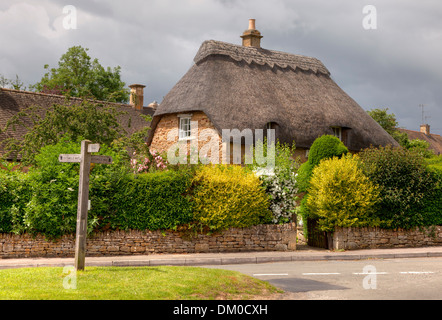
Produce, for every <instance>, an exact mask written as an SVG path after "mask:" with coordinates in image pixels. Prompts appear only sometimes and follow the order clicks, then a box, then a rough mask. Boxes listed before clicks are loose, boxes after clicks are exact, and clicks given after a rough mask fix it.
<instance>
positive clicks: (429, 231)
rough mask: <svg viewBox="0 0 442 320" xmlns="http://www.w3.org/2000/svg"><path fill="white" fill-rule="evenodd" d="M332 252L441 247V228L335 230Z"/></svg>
mask: <svg viewBox="0 0 442 320" xmlns="http://www.w3.org/2000/svg"><path fill="white" fill-rule="evenodd" d="M332 238H333V244H332V248H333V249H334V250H357V249H375V248H406V247H428V246H442V226H434V227H427V228H414V229H411V230H403V229H396V230H386V229H380V228H337V229H336V230H335V232H334V233H333V236H332Z"/></svg>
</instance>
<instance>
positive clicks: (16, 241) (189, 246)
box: [0, 223, 297, 258]
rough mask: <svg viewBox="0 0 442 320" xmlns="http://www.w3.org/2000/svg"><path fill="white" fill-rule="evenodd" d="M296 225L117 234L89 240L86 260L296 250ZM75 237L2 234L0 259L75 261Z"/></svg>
mask: <svg viewBox="0 0 442 320" xmlns="http://www.w3.org/2000/svg"><path fill="white" fill-rule="evenodd" d="M296 230H297V229H296V224H295V223H291V224H284V225H260V226H254V227H251V228H246V229H230V230H227V231H224V232H221V233H215V234H211V235H202V234H198V235H191V234H186V233H184V234H183V233H179V232H170V231H167V232H162V231H117V232H106V233H98V234H93V235H91V236H89V237H88V239H87V253H86V255H87V256H91V257H92V256H94V257H98V256H118V255H148V254H161V253H163V254H167V253H183V254H184V253H209V252H210V253H221V252H247V251H293V250H296V234H297V231H296ZM74 255H75V236H64V237H62V238H60V239H58V240H56V241H49V240H47V239H46V238H45V237H43V236H36V237H33V236H31V235H11V234H0V258H31V257H74Z"/></svg>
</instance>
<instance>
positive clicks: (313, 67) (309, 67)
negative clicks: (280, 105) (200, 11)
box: [194, 40, 330, 75]
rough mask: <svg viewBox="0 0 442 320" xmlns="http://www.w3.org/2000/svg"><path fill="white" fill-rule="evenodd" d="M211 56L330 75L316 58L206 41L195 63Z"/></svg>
mask: <svg viewBox="0 0 442 320" xmlns="http://www.w3.org/2000/svg"><path fill="white" fill-rule="evenodd" d="M210 55H224V56H228V57H230V58H231V59H233V60H235V61H238V62H240V61H245V62H246V63H247V64H252V63H256V64H258V65H261V66H263V65H268V66H269V67H270V68H273V67H275V66H278V67H280V68H282V69H286V68H289V67H290V68H292V69H293V70H296V69H297V68H299V69H301V70H304V71H312V72H314V73H322V74H325V75H330V72H329V71H328V69H327V68H326V67H325V66H324V65H323V64H322V62H321V61H319V60H318V59H316V58H312V57H307V56H302V55H296V54H290V53H286V52H281V51H275V50H267V49H263V48H256V47H244V46H239V45H235V44H231V43H226V42H222V41H215V40H207V41H204V42H203V44H202V45H201V47H200V49H199V51H198V53H197V54H196V56H195V59H194V61H195V63H196V64H198V63H200V62H201V61H203V60H204V59H205V58H207V57H208V56H210Z"/></svg>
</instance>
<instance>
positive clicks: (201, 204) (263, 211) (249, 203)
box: [193, 165, 271, 230]
mask: <svg viewBox="0 0 442 320" xmlns="http://www.w3.org/2000/svg"><path fill="white" fill-rule="evenodd" d="M193 181H194V192H193V205H194V207H193V208H194V219H195V221H196V223H197V224H198V225H199V226H201V227H208V228H209V229H210V230H223V229H228V228H231V227H236V228H246V227H249V226H253V225H258V224H261V223H267V222H269V221H270V220H271V214H270V211H269V199H268V196H267V195H266V193H265V191H264V188H263V187H262V186H261V182H260V180H259V178H258V177H256V176H255V175H254V174H253V173H251V172H247V171H246V170H244V169H243V168H242V167H240V166H223V165H218V166H203V167H201V168H199V169H198V170H197V172H196V173H195V177H194V180H193Z"/></svg>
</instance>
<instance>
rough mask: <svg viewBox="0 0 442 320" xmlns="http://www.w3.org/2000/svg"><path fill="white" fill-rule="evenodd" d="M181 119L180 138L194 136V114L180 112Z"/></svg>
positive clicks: (185, 138) (186, 138)
mask: <svg viewBox="0 0 442 320" xmlns="http://www.w3.org/2000/svg"><path fill="white" fill-rule="evenodd" d="M178 121H179V131H178V132H179V137H178V138H179V140H190V139H193V137H192V115H191V114H180V115H178Z"/></svg>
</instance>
